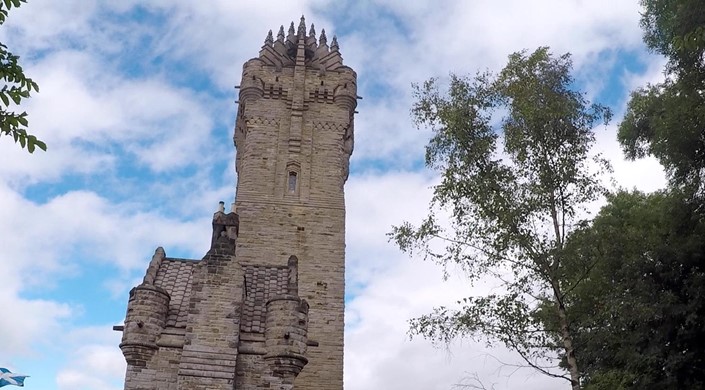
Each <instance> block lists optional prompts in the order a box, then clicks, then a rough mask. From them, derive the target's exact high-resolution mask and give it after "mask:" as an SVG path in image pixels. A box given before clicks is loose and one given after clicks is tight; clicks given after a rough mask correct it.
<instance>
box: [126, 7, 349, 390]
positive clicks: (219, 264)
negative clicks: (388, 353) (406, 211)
mask: <svg viewBox="0 0 705 390" xmlns="http://www.w3.org/2000/svg"><path fill="white" fill-rule="evenodd" d="M306 30H307V26H306V24H305V21H304V19H303V17H302V18H301V22H300V24H299V26H298V29H295V28H294V24H293V23H292V24H291V26H290V28H289V31H288V34H285V32H284V28H283V27H282V28H280V30H279V33H278V34H277V36H276V38H275V37H274V36H273V34H272V32H271V31H270V32H269V35H268V36H267V38H266V39H265V42H264V46H263V47H262V49H261V51H260V54H259V56H258V57H256V58H253V59H251V60H249V61H247V62H246V63H245V65H244V66H243V75H242V81H241V84H240V86H239V89H240V93H239V101H238V103H239V108H238V114H237V118H236V124H235V136H234V141H235V145H236V148H237V157H236V162H235V165H236V170H237V177H238V182H237V188H236V197H235V203H233V206H232V210H231V211H230V212H228V213H226V212H225V209H224V204H223V202H221V205H220V207H219V210H218V211H217V212H216V213H215V214H214V216H213V234H212V238H211V247H210V250H209V251H208V252H207V253H206V255H205V256H204V257H203V259H202V260H199V261H196V260H189V259H177V258H170V257H167V256H166V253H165V252H164V250H163V249H162V248H158V249H157V250H156V252H155V254H154V256H153V257H152V260H151V262H150V263H149V267H148V268H147V272H146V275H145V277H144V280H143V282H142V283H141V284H140V285H139V286H137V287H135V288H133V289H132V291H130V298H129V301H128V308H127V315H126V318H125V324H124V326H116V327H115V329H116V330H122V331H123V338H122V343H121V344H120V348H121V349H122V351H123V354H124V355H125V359H126V360H127V363H128V367H127V374H126V379H125V389H126V390H138V389H145V390H146V389H159V390H162V389H164V390H166V389H169V390H172V389H173V390H177V389H178V390H182V389H183V390H186V389H189V390H191V389H202V390H205V389H209V390H217V389H228V390H232V389H279V390H289V389H293V388H296V389H306V390H342V388H343V327H344V317H343V314H344V291H345V286H344V280H345V199H344V194H343V186H344V184H345V181H346V180H347V177H348V164H349V158H350V155H351V153H352V149H353V114H354V113H355V107H356V104H357V100H356V99H357V94H356V93H357V92H356V88H357V87H356V74H355V72H354V71H353V70H352V69H350V68H349V67H347V66H344V65H343V63H342V57H341V55H340V52H339V47H338V42H337V39H336V38H335V37H333V39H332V41H331V43H330V45H329V44H328V39H327V37H326V34H325V31H321V34H320V35H319V36H316V32H315V29H314V26H313V25H311V26H310V29H309V30H308V33H307V31H306ZM236 210H237V212H236Z"/></svg>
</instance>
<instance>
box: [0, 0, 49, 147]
mask: <svg viewBox="0 0 705 390" xmlns="http://www.w3.org/2000/svg"><path fill="white" fill-rule="evenodd" d="M25 2H26V0H2V1H1V2H0V24H3V23H4V22H5V20H6V18H7V15H8V10H10V9H11V8H12V7H19V6H20V5H21V3H25ZM18 60H19V57H18V56H16V55H14V54H12V53H11V52H10V51H8V49H7V46H6V45H4V44H2V43H0V80H2V81H4V86H3V87H2V89H0V103H2V104H1V105H0V136H3V135H5V136H11V137H12V138H13V139H14V141H15V142H16V143H19V144H20V146H21V147H22V148H27V151H28V152H30V153H32V152H34V150H35V149H36V148H39V149H42V150H44V151H46V149H47V146H46V144H45V143H44V142H43V141H40V140H39V139H37V137H36V136H34V135H32V134H29V133H28V132H27V125H28V122H27V112H21V113H17V112H15V111H13V109H12V106H16V105H19V104H20V103H21V102H22V99H26V98H29V96H30V93H31V92H32V91H36V92H39V86H38V85H37V83H36V82H34V81H33V80H32V79H31V78H28V77H27V76H25V74H24V71H23V70H22V67H21V66H20V65H19V63H18Z"/></svg>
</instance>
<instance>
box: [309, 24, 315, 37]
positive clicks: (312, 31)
mask: <svg viewBox="0 0 705 390" xmlns="http://www.w3.org/2000/svg"><path fill="white" fill-rule="evenodd" d="M308 36H309V37H313V38H316V29H315V28H314V27H313V23H311V28H310V29H309V30H308Z"/></svg>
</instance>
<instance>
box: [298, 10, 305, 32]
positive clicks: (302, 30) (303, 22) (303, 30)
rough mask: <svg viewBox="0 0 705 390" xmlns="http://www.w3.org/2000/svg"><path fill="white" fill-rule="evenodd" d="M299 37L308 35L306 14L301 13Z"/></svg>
mask: <svg viewBox="0 0 705 390" xmlns="http://www.w3.org/2000/svg"><path fill="white" fill-rule="evenodd" d="M298 35H299V37H305V36H306V20H305V19H304V16H303V15H301V21H300V22H299V31H298Z"/></svg>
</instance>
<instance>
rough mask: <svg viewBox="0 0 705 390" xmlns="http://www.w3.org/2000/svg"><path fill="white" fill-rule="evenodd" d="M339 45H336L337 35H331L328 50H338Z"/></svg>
mask: <svg viewBox="0 0 705 390" xmlns="http://www.w3.org/2000/svg"><path fill="white" fill-rule="evenodd" d="M338 49H340V47H339V46H338V37H337V36H335V35H333V41H332V42H331V43H330V50H331V51H338Z"/></svg>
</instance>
